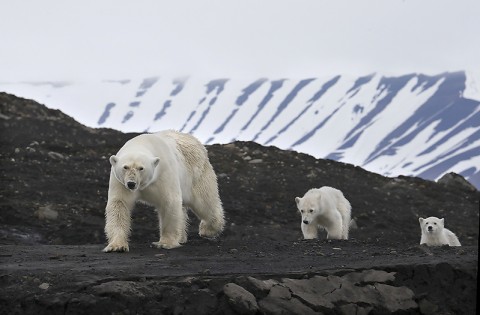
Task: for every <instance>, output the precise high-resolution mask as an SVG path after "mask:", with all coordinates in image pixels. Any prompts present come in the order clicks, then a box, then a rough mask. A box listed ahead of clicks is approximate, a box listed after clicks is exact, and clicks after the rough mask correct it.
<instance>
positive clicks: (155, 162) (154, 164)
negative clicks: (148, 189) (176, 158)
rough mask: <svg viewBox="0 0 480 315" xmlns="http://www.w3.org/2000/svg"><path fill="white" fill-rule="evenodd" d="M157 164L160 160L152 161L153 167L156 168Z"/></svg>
mask: <svg viewBox="0 0 480 315" xmlns="http://www.w3.org/2000/svg"><path fill="white" fill-rule="evenodd" d="M158 163H160V158H158V157H156V158H154V159H153V167H157V165H158Z"/></svg>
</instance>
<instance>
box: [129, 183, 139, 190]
mask: <svg viewBox="0 0 480 315" xmlns="http://www.w3.org/2000/svg"><path fill="white" fill-rule="evenodd" d="M136 185H137V184H136V183H135V182H128V183H127V187H128V188H130V189H134V188H135V186H136Z"/></svg>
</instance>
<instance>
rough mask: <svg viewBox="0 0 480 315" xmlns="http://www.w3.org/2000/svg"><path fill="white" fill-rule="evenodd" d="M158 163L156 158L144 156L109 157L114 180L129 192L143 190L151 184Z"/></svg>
mask: <svg viewBox="0 0 480 315" xmlns="http://www.w3.org/2000/svg"><path fill="white" fill-rule="evenodd" d="M159 162H160V159H159V158H158V157H151V156H148V155H145V154H125V155H122V156H116V155H112V156H111V157H110V164H112V171H113V173H114V174H115V178H116V179H117V180H118V181H119V182H120V183H122V185H124V186H125V188H127V189H129V190H131V191H135V190H137V189H140V190H141V189H144V188H145V187H147V186H148V185H149V184H150V183H151V182H152V180H153V175H154V173H155V168H156V167H157V166H158V163H159Z"/></svg>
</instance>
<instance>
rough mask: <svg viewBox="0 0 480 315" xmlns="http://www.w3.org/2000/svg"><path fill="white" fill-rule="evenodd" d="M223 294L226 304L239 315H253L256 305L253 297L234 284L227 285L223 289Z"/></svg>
mask: <svg viewBox="0 0 480 315" xmlns="http://www.w3.org/2000/svg"><path fill="white" fill-rule="evenodd" d="M223 293H224V294H225V296H226V297H227V299H228V303H229V304H230V305H231V307H232V308H233V309H234V310H235V311H236V312H238V313H239V314H255V313H257V311H258V304H257V300H256V299H255V296H253V294H252V293H250V292H248V291H247V290H245V289H244V288H242V287H241V286H239V285H237V284H235V283H227V284H226V285H225V286H224V287H223Z"/></svg>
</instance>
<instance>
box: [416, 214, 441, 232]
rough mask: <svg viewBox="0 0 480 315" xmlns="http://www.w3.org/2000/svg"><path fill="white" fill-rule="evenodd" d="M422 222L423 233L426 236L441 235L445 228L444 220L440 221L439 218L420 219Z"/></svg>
mask: <svg viewBox="0 0 480 315" xmlns="http://www.w3.org/2000/svg"><path fill="white" fill-rule="evenodd" d="M418 221H419V222H420V228H421V229H422V233H424V234H425V235H429V234H431V235H434V234H438V233H441V232H442V230H443V228H444V219H443V218H442V219H439V218H437V217H429V218H426V219H424V218H418Z"/></svg>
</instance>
